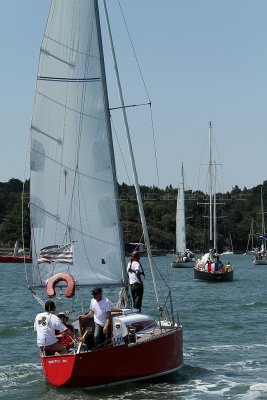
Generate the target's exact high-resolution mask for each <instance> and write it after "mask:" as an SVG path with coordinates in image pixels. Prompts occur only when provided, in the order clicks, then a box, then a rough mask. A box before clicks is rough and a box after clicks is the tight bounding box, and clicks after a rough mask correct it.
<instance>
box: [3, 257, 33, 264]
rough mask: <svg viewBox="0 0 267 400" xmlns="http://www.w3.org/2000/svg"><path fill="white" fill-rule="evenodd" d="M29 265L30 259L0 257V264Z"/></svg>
mask: <svg viewBox="0 0 267 400" xmlns="http://www.w3.org/2000/svg"><path fill="white" fill-rule="evenodd" d="M24 262H25V263H31V262H32V258H31V257H23V256H0V263H24Z"/></svg>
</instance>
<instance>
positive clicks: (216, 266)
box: [194, 122, 234, 282]
mask: <svg viewBox="0 0 267 400" xmlns="http://www.w3.org/2000/svg"><path fill="white" fill-rule="evenodd" d="M215 166H216V164H215V163H214V162H213V161H212V125H211V122H209V169H208V175H209V251H208V252H207V253H206V254H204V255H203V256H202V257H201V258H200V259H198V260H197V261H196V265H195V267H194V278H195V279H199V280H205V281H214V282H226V281H232V280H233V276H234V267H233V266H232V265H231V264H230V263H228V262H226V263H225V262H224V261H222V259H220V256H219V254H218V252H217V232H216V228H217V203H216V180H215V178H216V174H215V171H214V169H215Z"/></svg>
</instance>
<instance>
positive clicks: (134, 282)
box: [127, 251, 145, 311]
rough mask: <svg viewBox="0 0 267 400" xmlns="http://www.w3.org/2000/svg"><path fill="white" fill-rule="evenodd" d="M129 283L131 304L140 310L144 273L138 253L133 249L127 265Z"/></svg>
mask: <svg viewBox="0 0 267 400" xmlns="http://www.w3.org/2000/svg"><path fill="white" fill-rule="evenodd" d="M127 272H128V276H129V283H130V288H131V293H132V298H133V303H134V304H133V306H134V307H135V308H137V309H139V310H140V311H141V307H142V300H143V294H144V284H143V282H144V280H145V273H144V270H143V267H142V265H141V263H140V254H139V252H138V251H133V252H132V254H131V261H130V262H129V264H128V266H127Z"/></svg>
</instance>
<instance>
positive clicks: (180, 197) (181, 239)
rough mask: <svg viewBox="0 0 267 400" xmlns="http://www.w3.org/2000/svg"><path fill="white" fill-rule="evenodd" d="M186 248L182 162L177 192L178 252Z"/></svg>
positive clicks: (182, 251)
mask: <svg viewBox="0 0 267 400" xmlns="http://www.w3.org/2000/svg"><path fill="white" fill-rule="evenodd" d="M185 250H186V238H185V208H184V167H183V163H182V168H181V177H180V182H179V185H178V193H177V210H176V252H177V253H184V252H185Z"/></svg>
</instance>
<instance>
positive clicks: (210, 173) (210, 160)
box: [209, 121, 212, 243]
mask: <svg viewBox="0 0 267 400" xmlns="http://www.w3.org/2000/svg"><path fill="white" fill-rule="evenodd" d="M211 129H212V127H211V121H210V122H209V194H210V213H209V217H210V218H209V221H210V243H211V242H212V151H211Z"/></svg>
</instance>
